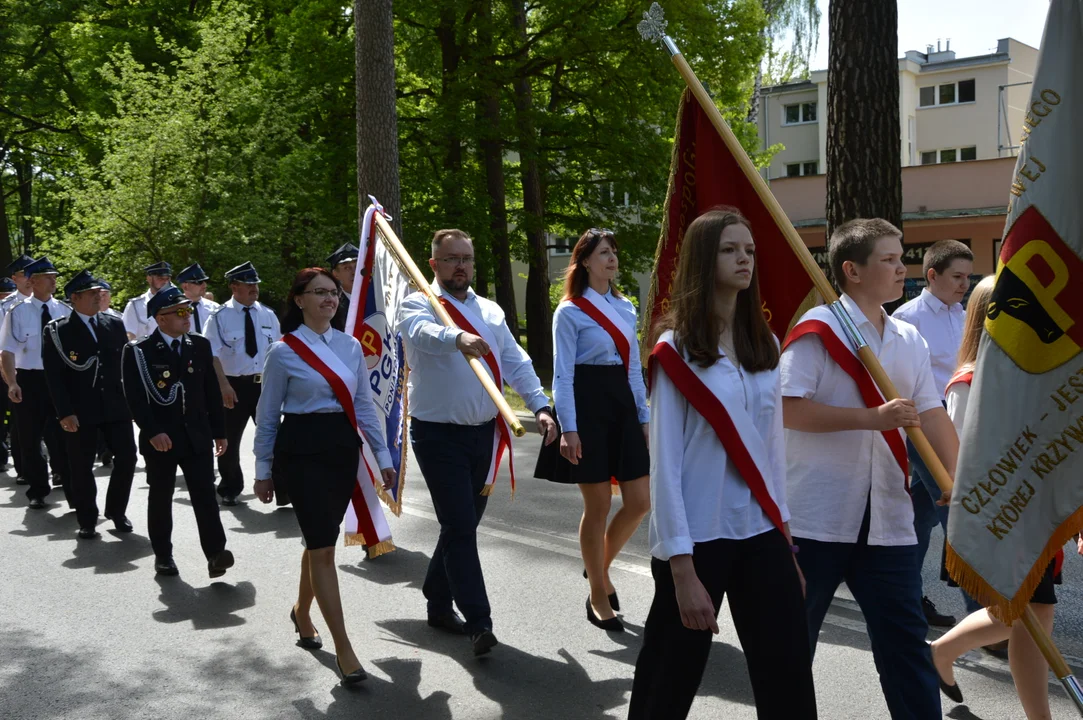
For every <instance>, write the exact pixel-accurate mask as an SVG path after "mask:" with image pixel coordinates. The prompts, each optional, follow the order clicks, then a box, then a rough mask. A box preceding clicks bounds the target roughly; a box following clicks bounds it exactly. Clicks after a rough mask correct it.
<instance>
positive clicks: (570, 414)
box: [553, 291, 651, 432]
mask: <svg viewBox="0 0 1083 720" xmlns="http://www.w3.org/2000/svg"><path fill="white" fill-rule="evenodd" d="M602 297H604V298H605V300H606V302H608V303H609V304H610V305H612V306H613V308H614V309H615V310H616V311H617V314H618V315H620V316H621V319H622V320H624V322H626V323H628V325H629V326H630V327H632V328H635V327H636V325H637V318H636V308H635V305H633V304H632V301H631V300H629V299H628V298H624V297H616V296H614V295H613V292H612V291H610V292H607V293H606V294H605V295H603V296H602ZM628 354H629V358H628V364H629V376H630V378H629V379H630V382H631V384H632V397H634V398H635V402H636V414H637V415H638V416H639V422H640V423H641V424H642V423H645V422H649V421H650V419H651V413H650V410H649V409H648V408H647V386H646V385H645V384H644V382H643V366H642V364H641V363H640V361H639V348H638V347H636V346H635V345H634V344H633V345H632V347H631V348H630V352H629V353H628ZM623 364H624V361H623V360H621V357H620V353H619V352H617V345H616V343H614V342H613V338H612V337H610V335H609V333H608V332H606V331H605V329H604V328H602V326H601V325H599V324H598V323H596V322H594V320H592V319H591V318H590V316H589V315H587V314H586V313H585V312H583V311H582V310H580V309H579V308H578V307H577V306H576V305H575V304H574V303H572V302H571V301H569V300H565V301H564V302H562V303H560V305H558V306H557V309H556V312H554V313H553V404H554V405H555V406H556V410H557V420H559V421H560V431H561V432H578V429H579V428H578V425H576V418H575V391H574V383H575V366H576V365H623Z"/></svg>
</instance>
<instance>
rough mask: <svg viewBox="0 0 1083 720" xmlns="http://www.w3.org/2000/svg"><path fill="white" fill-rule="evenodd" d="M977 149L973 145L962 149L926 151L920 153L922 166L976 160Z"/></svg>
mask: <svg viewBox="0 0 1083 720" xmlns="http://www.w3.org/2000/svg"><path fill="white" fill-rule="evenodd" d="M977 159H978V148H977V147H976V146H974V145H971V146H969V147H964V148H944V149H943V150H926V151H924V152H922V153H921V164H922V165H935V164H936V163H938V162H942V163H953V162H962V161H965V160H977Z"/></svg>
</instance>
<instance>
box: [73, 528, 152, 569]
mask: <svg viewBox="0 0 1083 720" xmlns="http://www.w3.org/2000/svg"><path fill="white" fill-rule="evenodd" d="M104 535H111V536H112V537H115V538H116V539H117V540H118V542H107V541H104V540H103V539H95V540H80V541H78V542H76V543H75V549H74V550H72V557H71V558H70V559H68V560H65V561H64V562H63V563H62V564H63V565H64V567H66V568H69V569H71V570H85V569H87V568H94V574H95V575H102V574H111V573H122V572H130V571H132V570H136V569H137V566H136V564H135V561H136V560H140V559H142V558H145V557H147V556H149V555H153V554H154V551H153V550H152V549H151V547H150V541H149V540H148V539H147V538H146V537H145V536H143V535H136V534H134V533H119V532H116V531H115V530H108V531H106V532H105V533H104V534H103V536H104Z"/></svg>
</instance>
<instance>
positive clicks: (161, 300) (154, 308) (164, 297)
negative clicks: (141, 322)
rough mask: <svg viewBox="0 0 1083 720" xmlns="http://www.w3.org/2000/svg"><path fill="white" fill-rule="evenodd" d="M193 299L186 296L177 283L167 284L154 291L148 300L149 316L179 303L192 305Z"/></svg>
mask: <svg viewBox="0 0 1083 720" xmlns="http://www.w3.org/2000/svg"><path fill="white" fill-rule="evenodd" d="M191 304H192V301H191V300H189V299H188V298H186V297H185V296H184V293H183V292H181V289H180V288H179V287H177V286H176V285H172V284H170V285H166V286H165V287H164V288H162V289H161V290H159V291H158V292H156V293H154V297H152V298H151V299H150V300H149V301H148V302H147V317H149V318H152V317H154V316H155V315H157V314H158V313H160V312H161V311H162V310H169V309H170V308H175V307H177V306H178V305H191Z"/></svg>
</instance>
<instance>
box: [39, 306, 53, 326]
mask: <svg viewBox="0 0 1083 720" xmlns="http://www.w3.org/2000/svg"><path fill="white" fill-rule="evenodd" d="M52 319H53V316H52V315H50V314H49V306H48V305H45V304H43V305H42V306H41V326H42V327H43V328H44V327H45V326H46V325H48V324H49V321H50V320H52Z"/></svg>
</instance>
